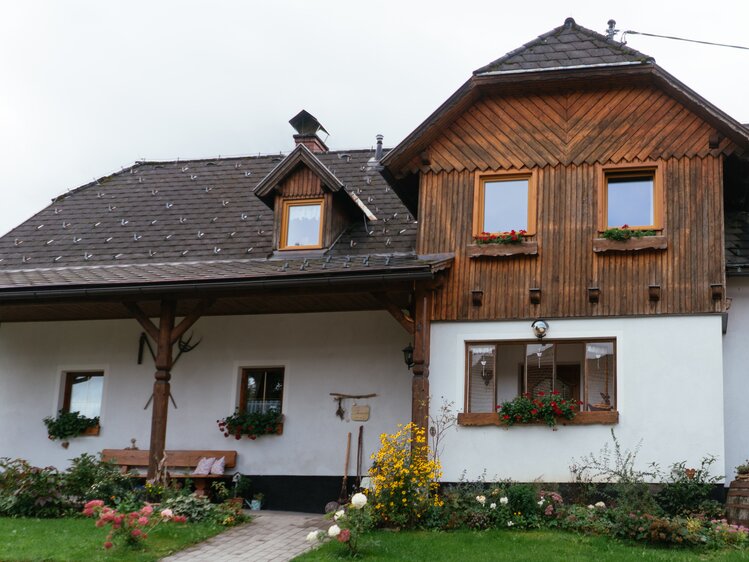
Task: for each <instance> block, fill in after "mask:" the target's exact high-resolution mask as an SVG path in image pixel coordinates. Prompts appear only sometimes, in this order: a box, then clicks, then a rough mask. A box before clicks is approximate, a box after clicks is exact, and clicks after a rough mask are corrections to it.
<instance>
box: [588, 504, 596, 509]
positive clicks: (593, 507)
mask: <svg viewBox="0 0 749 562" xmlns="http://www.w3.org/2000/svg"><path fill="white" fill-rule="evenodd" d="M595 508H596V506H594V505H593V504H590V505H589V506H588V509H595Z"/></svg>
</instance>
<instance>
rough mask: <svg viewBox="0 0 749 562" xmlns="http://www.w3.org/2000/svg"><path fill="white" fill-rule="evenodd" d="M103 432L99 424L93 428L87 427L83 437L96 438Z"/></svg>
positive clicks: (82, 434)
mask: <svg viewBox="0 0 749 562" xmlns="http://www.w3.org/2000/svg"><path fill="white" fill-rule="evenodd" d="M100 431H101V426H100V425H99V424H98V423H97V424H96V425H92V426H91V427H87V428H86V429H84V430H83V433H81V437H96V436H97V435H99V432H100Z"/></svg>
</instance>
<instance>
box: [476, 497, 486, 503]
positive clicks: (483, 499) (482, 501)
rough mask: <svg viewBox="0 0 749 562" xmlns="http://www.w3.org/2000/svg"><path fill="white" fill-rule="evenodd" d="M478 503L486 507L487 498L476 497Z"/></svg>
mask: <svg viewBox="0 0 749 562" xmlns="http://www.w3.org/2000/svg"><path fill="white" fill-rule="evenodd" d="M476 501H477V502H479V503H480V504H481V505H484V504H485V503H486V496H476Z"/></svg>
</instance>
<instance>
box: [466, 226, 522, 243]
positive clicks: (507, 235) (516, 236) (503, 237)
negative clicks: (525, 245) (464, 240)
mask: <svg viewBox="0 0 749 562" xmlns="http://www.w3.org/2000/svg"><path fill="white" fill-rule="evenodd" d="M527 234H528V233H527V232H526V231H525V230H517V231H516V230H510V231H509V232H496V233H491V232H482V233H481V234H477V235H476V236H474V237H473V241H474V242H476V244H479V245H483V244H521V243H522V242H523V241H524V240H525V237H526V236H527Z"/></svg>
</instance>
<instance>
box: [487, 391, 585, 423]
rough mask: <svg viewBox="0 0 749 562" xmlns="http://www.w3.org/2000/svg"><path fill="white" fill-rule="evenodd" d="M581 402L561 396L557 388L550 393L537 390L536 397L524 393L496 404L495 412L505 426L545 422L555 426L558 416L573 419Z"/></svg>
mask: <svg viewBox="0 0 749 562" xmlns="http://www.w3.org/2000/svg"><path fill="white" fill-rule="evenodd" d="M581 404H582V402H580V401H579V400H566V399H564V398H562V396H561V395H560V394H559V391H557V390H554V391H552V392H551V394H546V393H544V392H539V393H537V395H536V397H533V396H531V395H530V394H529V393H526V394H523V395H521V396H518V397H517V398H515V399H513V400H509V401H507V402H503V403H502V404H500V405H499V406H497V414H498V415H499V421H500V422H502V423H503V424H504V425H507V426H512V425H515V424H537V423H545V424H546V425H548V426H549V427H555V426H556V425H557V419H558V418H564V419H568V420H571V419H573V418H574V417H575V415H576V414H577V411H578V409H579V408H580V405H581Z"/></svg>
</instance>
